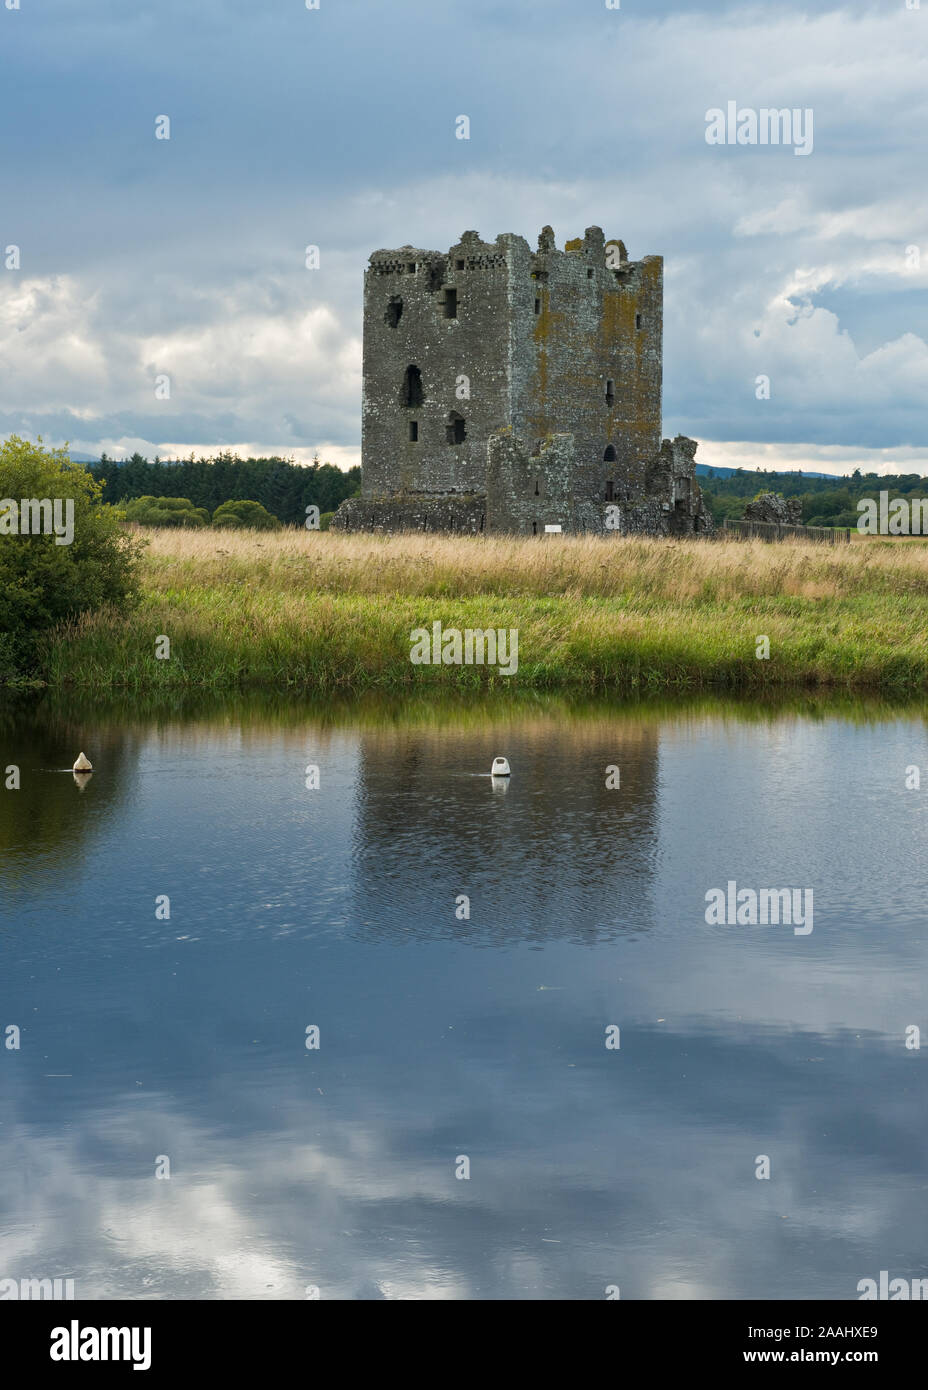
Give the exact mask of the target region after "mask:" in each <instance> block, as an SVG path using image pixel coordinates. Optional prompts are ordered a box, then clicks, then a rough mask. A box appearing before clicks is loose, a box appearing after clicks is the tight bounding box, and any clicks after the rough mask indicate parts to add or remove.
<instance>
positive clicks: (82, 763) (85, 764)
mask: <svg viewBox="0 0 928 1390" xmlns="http://www.w3.org/2000/svg"><path fill="white" fill-rule="evenodd" d="M73 771H74V772H92V771H93V763H92V762H91V761H90V760H89V758H86V757H85V756H84V754H83V753H79V754H78V755H77V762H76V763H75V764H74V768H73Z"/></svg>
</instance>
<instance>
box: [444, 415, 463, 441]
mask: <svg viewBox="0 0 928 1390" xmlns="http://www.w3.org/2000/svg"><path fill="white" fill-rule="evenodd" d="M445 435H446V436H447V439H448V443H449V444H463V443H464V440H465V439H466V438H467V434H466V433H465V430H464V416H463V415H459V414H458V413H457V411H456V410H452V411H451V414H450V415H449V416H448V423H447V425H446V426H445Z"/></svg>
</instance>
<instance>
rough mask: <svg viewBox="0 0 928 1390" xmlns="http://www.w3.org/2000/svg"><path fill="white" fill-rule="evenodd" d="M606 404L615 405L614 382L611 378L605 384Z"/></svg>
mask: <svg viewBox="0 0 928 1390" xmlns="http://www.w3.org/2000/svg"><path fill="white" fill-rule="evenodd" d="M606 404H607V405H615V382H614V381H613V380H612V379H611V378H610V379H609V380H608V381H607V382H606Z"/></svg>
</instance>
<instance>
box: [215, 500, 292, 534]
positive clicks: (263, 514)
mask: <svg viewBox="0 0 928 1390" xmlns="http://www.w3.org/2000/svg"><path fill="white" fill-rule="evenodd" d="M280 524H281V523H280V522H279V521H278V520H277V517H276V516H273V515H272V514H271V513H270V512H269V511H267V509H266V508H265V507H262V505H261V503H260V502H246V501H244V499H238V500H236V501H234V502H223V504H222V506H220V507H217V508H216V510H215V511H214V512H213V525H214V526H237V527H242V528H247V529H248V530H251V531H279V530H280Z"/></svg>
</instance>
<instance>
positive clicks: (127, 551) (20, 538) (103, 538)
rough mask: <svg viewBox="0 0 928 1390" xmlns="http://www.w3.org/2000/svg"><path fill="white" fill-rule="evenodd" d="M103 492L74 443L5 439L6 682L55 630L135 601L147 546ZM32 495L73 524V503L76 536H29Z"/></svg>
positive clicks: (1, 546)
mask: <svg viewBox="0 0 928 1390" xmlns="http://www.w3.org/2000/svg"><path fill="white" fill-rule="evenodd" d="M102 492H103V486H102V484H101V483H98V482H97V481H96V480H95V479H94V478H93V477H92V476H91V475H90V473H88V472H87V470H86V468H84V467H82V466H81V465H80V464H78V463H72V462H71V460H70V458H69V457H68V453H67V450H66V449H44V448H43V447H42V444H41V441H39V443H38V444H30V443H28V442H27V441H26V440H24V439H20V438H19V437H18V436H16V435H13V436H11V438H10V439H8V440H7V441H6V443H4V444H0V682H9V681H11V680H15V679H16V678H17V677H18V676H22V675H24V674H27V673H28V672H29V670H30V668H32V667H33V666H34V664H35V660H36V655H37V647H38V643H39V640H40V638H41V636H42V634H43V633H44V632H46V631H47V630H48V629H49V628H51V627H54V626H55V625H56V624H57V623H60V622H63V621H65V620H67V619H68V618H74V617H77V616H78V614H80V613H87V612H91V611H93V610H94V609H97V608H100V607H102V606H103V605H104V604H107V603H113V604H115V605H117V606H119V607H127V606H128V605H129V603H130V601H131V600H132V599H133V598H134V596H135V595H136V593H137V591H138V572H137V571H138V559H139V554H140V549H141V547H140V546H139V543H138V542H137V541H136V540H135V539H133V537H132V536H130V535H128V534H127V533H126V532H125V530H124V529H123V528H122V527H121V526H120V524H119V515H118V513H117V512H115V511H114V510H113V508H112V507H106V506H102V505H101V503H100V497H101V494H102ZM25 498H30V499H31V498H36V499H38V500H39V501H43V500H45V499H46V498H47V499H48V500H49V501H50V502H51V503H52V504H54V503H56V502H57V503H58V506H59V512H58V517H59V519H60V520H62V521H63V522H65V523H67V518H68V511H69V507H68V504H69V503H70V504H72V506H73V535H72V538H71V539H70V541H68V540H67V538H66V534H65V536H63V537H61V538H60V539H61V540H62V541H63V542H64V543H61V544H59V543H58V539H59V538H56V536H55V535H54V534H49V533H48V532H47V531H43V532H42V533H40V534H38V535H30V534H23V531H24V530H25V526H24V524H23V518H22V516H21V505H20V504H21V502H22V500H23V499H25ZM11 503H12V504H15V507H14V506H12V505H11Z"/></svg>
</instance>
